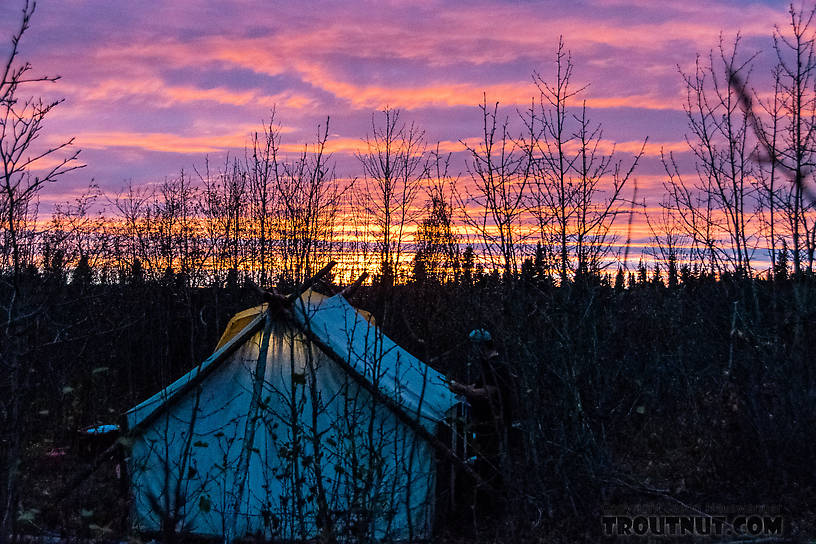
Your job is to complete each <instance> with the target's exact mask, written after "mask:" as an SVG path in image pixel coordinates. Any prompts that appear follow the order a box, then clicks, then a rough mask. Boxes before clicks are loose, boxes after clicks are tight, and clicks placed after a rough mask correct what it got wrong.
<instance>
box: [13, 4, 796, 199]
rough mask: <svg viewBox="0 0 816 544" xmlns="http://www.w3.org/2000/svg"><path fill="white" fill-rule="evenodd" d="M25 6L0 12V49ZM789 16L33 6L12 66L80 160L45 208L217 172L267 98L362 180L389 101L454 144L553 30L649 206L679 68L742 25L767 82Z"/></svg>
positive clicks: (543, 52)
mask: <svg viewBox="0 0 816 544" xmlns="http://www.w3.org/2000/svg"><path fill="white" fill-rule="evenodd" d="M21 7H22V1H21V0H3V1H2V2H1V3H0V36H2V37H3V38H2V39H3V46H2V47H8V45H7V44H8V37H9V36H10V34H11V32H12V30H13V29H14V28H15V26H16V25H17V21H18V19H19V17H18V14H19V12H20V9H21ZM786 20H787V13H786V4H785V3H784V2H748V1H745V2H738V1H716V0H684V1H682V2H661V1H655V0H586V1H576V2H554V1H553V2H531V1H529V2H528V1H512V2H511V1H508V2H500V1H476V2H473V1H470V2H467V3H458V2H442V1H439V2H436V1H423V2H411V3H408V2H381V1H378V2H351V1H343V2H340V1H335V2H262V1H250V0H224V1H218V2H215V1H211V2H204V1H194V0H190V1H178V2H172V1H168V0H163V1H153V0H144V1H139V2H122V1H110V0H40V1H39V2H38V6H37V11H36V13H35V16H34V20H33V24H32V28H31V29H30V31H29V32H28V33H27V34H26V36H25V38H24V41H23V43H22V56H21V58H23V59H26V60H29V61H30V62H31V63H32V64H33V66H34V71H35V72H37V73H46V74H60V75H61V76H62V80H61V81H59V82H58V83H56V84H52V85H48V86H45V87H44V88H43V89H37V92H42V93H45V94H46V95H47V96H54V97H64V98H65V99H66V100H65V103H64V104H62V105H61V106H60V107H59V108H58V109H57V110H56V111H55V112H54V113H53V114H52V115H51V118H50V119H49V121H48V127H47V134H46V136H45V137H46V138H47V139H48V141H51V142H58V141H61V140H64V139H66V138H68V137H71V136H75V137H76V143H77V145H78V146H79V147H80V148H81V149H82V153H81V157H82V159H83V161H84V162H85V163H86V164H87V168H85V169H84V170H82V171H80V172H78V173H74V174H72V175H71V176H70V177H68V178H66V179H64V180H63V181H61V182H59V183H58V184H55V185H53V186H51V187H49V188H48V190H47V191H46V193H45V194H44V197H43V200H44V201H46V202H48V201H59V200H66V199H68V198H70V195H71V194H72V193H73V194H75V193H76V192H78V191H81V190H82V189H83V188H84V187H86V186H87V184H88V182H89V180H90V179H91V178H94V179H95V180H96V182H97V183H98V184H99V185H100V186H101V187H102V188H103V189H105V190H110V191H115V190H117V189H118V188H119V187H121V186H122V184H123V182H124V180H127V179H132V180H133V181H134V182H136V183H142V182H148V181H155V180H160V179H162V178H163V177H165V176H172V175H175V174H177V173H178V172H179V170H180V169H181V168H185V169H188V170H189V169H190V168H191V167H192V166H193V165H201V164H202V163H203V160H204V157H205V155H206V154H209V156H210V159H211V161H214V162H216V163H217V162H218V161H219V160H220V159H223V157H224V155H225V153H227V152H232V153H241V150H242V149H243V146H244V144H245V143H246V142H247V139H248V135H249V134H250V132H251V131H253V130H256V129H257V128H258V127H259V126H260V123H261V121H262V120H263V119H264V118H265V117H267V116H268V113H269V111H270V109H271V108H272V107H273V106H275V105H277V110H278V118H279V120H280V122H281V123H282V124H283V126H284V130H285V134H284V143H285V144H288V145H289V146H291V148H292V149H294V148H296V147H297V146H298V145H299V144H302V143H303V142H305V141H307V140H309V139H311V138H312V137H313V136H314V133H315V127H316V125H317V124H318V123H321V122H324V121H325V118H326V116H328V115H330V116H331V135H332V136H331V140H332V141H333V142H334V144H333V146H332V148H333V149H335V158H336V160H337V164H338V173H339V174H340V175H357V174H359V173H360V168H359V166H358V165H357V164H356V163H355V161H354V159H353V151H354V149H355V148H356V147H359V146H360V145H361V142H360V139H361V138H362V137H364V136H365V133H366V131H367V130H368V128H369V126H370V122H371V113H372V112H373V111H376V110H377V109H378V108H381V107H383V106H384V105H386V104H388V105H391V106H392V107H396V108H400V109H401V110H402V114H403V118H404V119H405V120H407V121H416V122H417V123H419V124H420V125H421V126H422V127H423V128H424V129H425V130H426V131H427V136H428V139H429V140H430V141H432V142H435V141H437V140H440V141H442V142H446V144H445V145H446V146H447V148H450V149H451V150H453V149H459V148H460V147H458V140H460V139H467V138H472V137H474V136H476V135H477V134H478V131H479V128H480V119H479V112H478V109H477V107H476V106H477V104H478V103H479V102H480V100H481V97H482V92H487V96H488V100H499V101H500V102H501V103H502V106H503V107H504V109H505V112H506V113H507V114H510V115H512V114H514V110H515V108H523V107H524V106H525V105H526V104H528V103H529V100H530V98H531V97H532V96H534V95H535V94H536V89H535V87H534V86H533V85H532V83H531V73H532V72H533V71H534V70H535V71H538V72H540V73H541V74H542V75H543V76H544V77H549V76H550V75H551V74H552V69H553V59H554V53H555V47H556V45H557V43H558V38H559V35H563V36H564V40H565V42H566V45H567V47H568V48H569V49H570V50H571V52H572V55H573V59H574V63H575V65H576V71H575V76H574V80H575V82H576V83H591V86H590V87H589V89H588V90H587V92H586V94H585V97H586V98H587V100H588V105H589V106H590V108H591V116H592V118H593V120H595V121H598V122H601V123H603V125H604V138H605V139H607V140H610V141H615V142H617V143H618V146H619V149H623V150H624V151H625V150H627V149H632V148H634V146H635V145H636V143H637V142H638V141H642V140H643V139H644V138H645V137H646V136H648V137H649V142H650V146H649V149H648V153H649V155H648V156H647V157H646V159H645V160H644V161H643V163H642V166H641V167H640V168H639V170H638V172H637V177H638V180H639V183H640V186H641V187H642V188H643V190H644V194H646V195H647V196H648V197H649V199H650V201H651V203H652V204H656V202H657V201H658V200H659V198H660V195H661V194H662V190H661V188H660V187H661V186H660V183H661V181H662V179H663V177H664V176H663V175H662V172H663V170H662V167H661V166H660V164H659V162H658V161H657V159H656V153H657V152H658V150H659V149H660V146H661V145H663V146H665V148H666V149H667V150H675V151H677V152H679V153H682V152H683V150H684V149H685V147H684V146H685V144H684V142H683V134H684V132H685V130H686V120H685V118H684V113H683V111H682V105H683V100H684V93H685V91H684V87H683V85H682V80H681V77H680V76H679V74H678V65H679V66H680V67H681V68H684V69H688V68H690V67H692V66H693V63H694V60H695V55H696V54H697V53H698V52H703V53H704V52H706V51H708V50H709V49H710V48H712V47H716V45H717V43H718V37H719V34H720V32H722V33H723V34H724V36H725V37H726V39H729V40H730V39H732V38H733V36H734V35H735V33H736V32H737V31H739V32H741V33H742V35H743V42H742V45H743V50H744V51H745V52H746V54H747V53H749V52H754V51H758V50H761V51H762V52H761V53H760V55H759V56H758V57H757V59H756V62H755V65H756V66H755V79H756V80H757V81H762V80H766V79H767V72H768V67H769V66H770V64H771V62H772V60H773V52H772V51H771V50H770V43H771V41H770V35H771V32H772V31H773V28H774V25H775V24H779V25H781V26H784V25H785V24H786ZM462 170H464V167H462Z"/></svg>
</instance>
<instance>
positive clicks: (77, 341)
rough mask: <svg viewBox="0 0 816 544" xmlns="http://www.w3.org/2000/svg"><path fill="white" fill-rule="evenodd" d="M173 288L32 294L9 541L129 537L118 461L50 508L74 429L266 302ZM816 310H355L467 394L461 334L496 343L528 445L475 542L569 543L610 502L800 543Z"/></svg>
mask: <svg viewBox="0 0 816 544" xmlns="http://www.w3.org/2000/svg"><path fill="white" fill-rule="evenodd" d="M644 276H645V274H644ZM176 280H177V278H176V277H173V276H170V277H167V278H162V279H157V280H144V279H143V278H142V277H140V276H139V275H134V276H131V277H128V278H126V279H124V280H123V281H119V282H116V283H110V284H99V283H91V282H83V281H81V280H79V279H75V280H71V281H67V280H66V275H65V273H64V271H61V270H59V269H51V270H48V271H46V272H43V273H41V274H38V275H37V276H32V277H26V278H25V280H24V282H23V286H24V287H23V288H24V289H25V290H29V289H30V290H31V291H32V292H31V293H30V295H29V296H30V297H31V298H32V300H36V301H37V304H38V305H39V306H40V307H41V308H42V310H43V311H42V312H40V313H39V316H38V318H37V319H36V320H32V321H30V322H29V323H28V326H27V327H26V329H25V330H24V331H20V332H19V333H18V337H19V338H20V342H21V343H22V344H23V345H25V351H24V357H25V358H24V360H25V368H26V372H25V373H24V374H23V375H22V376H21V382H20V383H19V385H18V388H17V389H16V390H15V393H14V396H15V399H16V400H17V402H19V406H20V412H19V413H18V414H17V418H18V419H17V420H16V425H18V427H17V433H18V437H19V438H18V439H19V440H20V452H19V461H18V462H19V464H18V465H17V466H16V470H17V471H18V477H19V479H18V481H17V486H16V487H17V490H18V492H17V495H16V499H15V500H16V504H15V506H16V512H15V514H16V515H15V524H14V525H15V527H16V528H17V530H19V531H22V532H31V531H38V530H41V529H51V530H64V531H67V532H68V533H71V534H86V535H88V536H94V537H102V536H106V535H108V536H111V535H115V534H121V533H122V532H124V531H125V527H126V515H127V495H126V494H123V493H122V491H121V489H120V485H121V483H120V482H118V481H117V479H116V477H115V475H114V472H113V464H112V462H111V463H108V464H106V465H104V466H103V467H101V468H100V469H99V470H98V471H97V473H95V475H94V476H93V477H92V478H90V479H89V480H87V481H85V482H84V483H82V484H81V485H80V486H79V487H78V488H77V489H74V490H73V492H72V493H71V494H69V495H67V496H66V497H65V498H64V500H62V501H61V502H60V503H58V504H55V503H53V502H52V497H53V496H54V495H55V494H56V493H58V492H59V491H61V490H63V489H64V488H65V486H66V485H68V483H69V482H70V481H71V479H72V478H73V477H74V476H75V475H76V474H77V473H80V472H81V471H82V470H83V469H84V468H85V467H86V466H88V463H89V462H90V460H91V456H90V455H88V453H87V447H88V446H87V445H86V444H84V443H83V442H82V440H81V439H80V435H79V434H78V433H77V432H76V431H77V429H81V428H83V427H85V426H87V425H92V424H98V423H113V422H117V421H118V418H119V414H121V413H122V412H123V411H124V410H126V409H128V408H129V407H131V406H133V405H135V404H136V403H138V402H140V401H141V400H143V399H144V398H146V397H147V396H149V395H150V394H152V393H153V392H155V391H156V390H158V389H159V388H161V387H162V386H164V385H166V384H167V383H169V382H170V381H171V380H173V379H175V378H176V377H178V376H180V375H181V374H183V373H184V372H186V371H187V370H189V369H190V368H191V367H192V366H193V365H195V364H196V363H197V362H199V361H201V360H203V359H204V358H206V357H207V356H208V355H209V353H211V352H212V350H213V348H214V346H215V343H216V342H217V340H218V338H219V336H220V334H221V332H222V330H223V327H224V325H225V324H226V321H227V319H228V318H229V317H230V315H231V314H232V313H234V312H236V311H239V310H241V309H244V308H246V307H248V306H250V305H253V304H257V303H258V302H259V297H258V295H257V293H256V292H255V291H254V290H252V289H247V288H242V287H240V286H234V287H211V288H191V287H189V286H186V285H185V284H184V282H183V281H176ZM323 289H326V287H323ZM3 294H4V295H7V294H8V293H5V292H4V293H3ZM815 299H816V284H814V282H813V281H812V279H810V278H802V279H798V280H781V279H777V280H756V279H745V278H735V277H732V278H725V279H720V280H715V279H714V278H711V277H710V276H702V277H700V276H690V277H687V278H686V279H685V281H684V282H682V283H681V284H680V285H678V286H675V287H667V286H666V285H665V284H664V283H663V282H662V281H659V280H656V279H655V278H654V275H653V274H650V275H649V276H648V277H641V278H637V277H635V279H634V280H633V284H632V285H631V286H629V287H628V288H623V287H622V286H618V287H615V286H614V285H609V284H608V283H605V282H601V283H598V282H596V283H589V282H587V283H582V284H577V285H576V284H573V285H571V286H570V287H558V286H555V285H553V284H552V283H551V282H548V281H545V280H539V279H536V278H535V277H523V278H518V279H516V280H514V281H511V282H508V281H504V280H502V279H501V278H500V277H499V276H498V275H495V274H494V275H484V274H476V275H475V276H474V277H473V279H472V280H471V281H467V280H463V281H461V282H459V283H452V282H451V283H446V284H440V283H436V282H425V283H417V282H412V283H409V284H407V285H397V286H390V285H384V284H378V285H374V286H370V287H367V288H364V289H363V290H362V291H360V292H359V293H358V294H357V295H356V296H355V298H354V300H353V302H354V303H355V304H357V305H358V306H360V307H362V308H366V309H369V310H372V311H373V312H374V313H375V315H377V316H378V318H379V319H380V324H381V325H383V326H384V327H385V330H386V332H387V333H388V334H389V335H391V336H392V337H393V338H394V339H395V340H397V341H398V342H399V343H401V344H402V345H404V346H406V347H407V348H408V349H410V350H411V351H412V352H414V353H416V354H417V355H419V356H420V357H423V358H425V359H426V360H429V361H432V364H433V365H434V366H435V367H437V368H438V369H440V370H442V371H444V372H446V373H447V374H448V375H449V376H451V377H454V378H459V379H464V376H463V373H464V362H465V359H466V356H467V349H468V346H467V336H468V332H469V331H471V330H473V329H474V328H481V327H484V328H487V329H489V330H490V331H491V332H492V334H493V336H494V338H495V340H496V342H497V348H498V350H499V352H500V353H501V357H503V358H505V360H506V361H507V362H508V363H509V364H510V365H511V367H512V369H513V373H514V375H515V377H514V381H515V390H514V397H515V398H514V404H515V405H516V406H518V411H517V417H518V421H519V422H520V424H521V431H522V432H521V437H522V441H521V443H520V444H519V445H518V446H517V447H516V449H515V450H513V451H511V459H512V463H511V464H510V465H509V466H508V467H506V470H507V475H506V478H507V482H508V486H507V497H506V501H507V502H508V504H509V505H511V508H507V509H506V510H505V514H504V517H502V518H501V519H496V518H495V517H493V516H492V515H491V513H490V512H476V516H475V517H476V520H477V521H476V525H477V530H478V531H479V534H481V535H483V536H485V537H494V536H495V537H507V538H518V537H530V536H531V535H532V534H539V535H550V536H553V537H556V536H559V535H560V536H561V537H563V538H564V539H567V540H571V539H574V538H576V537H577V535H581V534H586V535H589V536H591V535H594V534H597V532H598V531H599V529H600V527H599V522H598V523H596V521H597V519H598V516H599V515H600V512H601V511H602V509H603V508H604V507H608V506H609V505H614V504H620V503H624V504H626V503H629V504H634V503H641V502H650V501H651V502H660V501H663V502H667V503H668V504H679V503H673V502H672V501H675V500H676V501H681V502H682V503H685V504H695V505H696V504H708V503H712V502H718V503H727V504H728V503H730V504H774V505H776V504H779V505H780V506H781V507H782V508H783V512H784V513H785V515H786V519H789V520H790V521H791V523H792V524H793V528H794V530H795V531H798V532H799V534H812V531H813V530H814V527H813V513H812V512H811V511H809V510H808V509H807V507H806V506H805V505H807V504H808V498H809V497H810V496H811V493H812V490H813V488H814V485H815V484H816V481H814V479H813V472H812V470H810V465H811V464H812V459H813V458H814V457H813V456H814V451H813V444H814V438H816V437H814V431H813V429H814V428H816V427H814V423H816V403H815V402H814V395H813V391H815V390H816V383H814V376H813V372H812V368H811V366H812V350H811V346H812V345H813V342H814V340H815V339H814V337H813V327H812V324H813V322H814V318H815V317H816V316H815V315H814V313H815V312H814V308H816V300H815ZM4 402H8V401H7V400H6V401H4ZM10 430H11V429H9V428H6V432H7V433H8V432H9V431H10ZM442 508H443V506H440V510H441V509H442ZM446 519H447V522H444V523H441V524H440V527H439V529H440V531H442V532H448V533H450V534H454V535H455V534H460V533H461V532H462V531H471V530H473V524H474V522H473V520H472V518H470V517H469V516H460V517H459V518H446ZM451 519H456V521H455V523H454V522H451Z"/></svg>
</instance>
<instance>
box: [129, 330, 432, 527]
mask: <svg viewBox="0 0 816 544" xmlns="http://www.w3.org/2000/svg"><path fill="white" fill-rule="evenodd" d="M261 336H262V334H261V333H260V332H259V333H256V334H255V335H254V336H253V337H252V339H251V340H250V341H248V342H247V343H245V344H244V345H243V346H242V347H241V348H240V349H238V350H237V351H236V352H235V353H233V355H232V356H231V357H230V358H229V359H228V360H227V361H226V362H225V363H224V364H222V365H221V366H220V367H219V368H218V369H217V370H215V371H214V372H213V373H212V374H210V375H209V376H207V378H206V379H204V380H203V381H202V382H201V383H200V384H198V387H197V388H195V389H194V390H193V392H192V393H188V394H186V395H185V396H184V398H182V399H180V400H179V401H178V402H176V403H175V404H173V405H172V406H170V407H169V408H168V410H166V411H165V412H164V413H163V414H162V415H161V416H160V417H159V418H158V419H156V420H155V421H154V422H152V423H151V424H150V425H149V426H148V428H147V429H146V430H145V432H144V433H143V434H141V436H139V437H138V438H137V439H136V440H135V442H134V444H133V450H132V455H131V458H130V464H131V474H132V486H133V499H134V501H133V520H134V525H135V527H136V528H137V529H140V530H144V531H159V530H160V529H161V525H162V519H171V520H173V523H174V526H175V529H176V530H177V531H179V532H186V533H194V534H200V535H214V536H224V535H230V536H233V537H239V536H244V535H253V534H258V535H263V536H264V537H265V538H281V539H302V538H310V537H314V536H316V535H317V534H318V533H319V532H320V527H318V518H319V516H318V512H319V510H321V507H320V505H321V504H323V505H324V506H323V508H322V510H323V512H324V513H328V518H329V519H330V520H331V522H332V523H333V525H334V528H335V530H336V531H337V532H338V533H340V534H349V533H360V534H367V535H370V536H374V537H375V538H390V539H406V538H412V537H413V538H417V537H423V536H429V530H430V522H431V517H432V506H433V495H434V475H435V464H434V455H433V452H432V451H431V448H430V446H429V445H428V444H426V443H425V442H424V441H423V440H422V439H420V438H418V437H417V436H416V434H415V433H414V432H413V431H411V430H410V429H409V428H407V427H406V426H405V425H403V424H402V423H401V422H400V421H399V420H398V419H397V418H396V417H395V416H394V415H393V414H392V413H391V412H389V411H388V410H387V409H386V408H385V407H383V406H382V405H381V404H380V403H377V402H376V401H375V400H374V399H373V398H372V397H371V395H370V394H369V393H368V392H366V391H365V390H363V389H361V388H360V387H358V386H357V385H356V384H355V383H354V382H353V381H351V380H350V378H349V377H348V376H347V375H346V374H345V373H344V372H343V371H342V370H341V369H339V368H338V367H337V365H335V364H334V363H332V362H331V361H330V360H329V359H328V358H327V357H325V356H324V355H323V354H321V353H319V352H316V350H314V349H311V348H310V347H309V346H308V345H307V344H306V342H305V341H304V340H303V338H302V337H301V336H300V335H298V334H297V333H296V332H295V331H294V330H293V329H292V328H290V327H288V326H286V325H284V324H282V323H277V324H275V325H274V326H273V329H272V333H271V339H270V342H269V348H268V353H267V359H266V361H267V364H266V372H265V376H264V384H263V390H262V395H261V403H260V409H259V411H258V414H257V417H255V418H250V419H249V421H250V422H254V424H255V425H256V432H255V435H254V441H253V443H252V444H251V445H245V444H244V443H243V437H244V436H245V430H246V426H247V422H248V416H249V414H248V412H249V410H250V405H251V402H250V400H251V397H252V387H253V383H254V382H253V380H254V372H255V368H256V364H257V360H258V355H259V351H260V343H261ZM335 338H336V336H335ZM351 343H352V342H351V340H349V344H351ZM244 447H248V448H249V450H248V451H249V465H248V475H247V479H246V486H245V488H244V490H243V492H242V493H241V497H240V504H236V501H237V500H238V497H237V496H236V495H237V493H236V491H237V489H239V488H240V486H239V485H238V480H237V479H236V476H237V475H236V474H235V470H236V467H237V466H238V464H239V458H240V456H241V454H242V451H243V448H244ZM321 498H324V499H325V503H323V502H322V501H321ZM236 511H237V515H235V514H234V513H235V512H236Z"/></svg>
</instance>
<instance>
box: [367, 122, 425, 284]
mask: <svg viewBox="0 0 816 544" xmlns="http://www.w3.org/2000/svg"><path fill="white" fill-rule="evenodd" d="M364 142H365V145H366V149H365V151H363V152H361V153H357V158H358V160H359V161H360V163H361V164H362V166H363V172H364V174H365V185H366V195H367V196H368V208H369V209H370V211H371V214H372V216H373V218H374V221H375V224H374V230H375V231H376V239H377V245H378V247H379V253H380V266H381V272H382V276H383V280H384V282H385V283H390V282H392V281H393V279H394V278H395V275H396V274H397V273H398V272H399V269H400V267H401V264H402V255H403V253H404V251H405V247H404V246H405V243H406V241H407V240H406V233H407V229H408V226H409V225H410V224H411V223H412V222H413V221H414V220H415V219H416V215H417V210H416V209H415V207H414V203H415V200H416V198H417V195H418V194H419V191H420V187H421V182H422V180H424V179H425V178H426V177H427V174H428V160H427V144H426V142H425V133H424V131H422V130H421V129H420V128H419V127H418V126H417V125H415V124H413V123H411V124H406V123H404V122H403V121H402V120H401V119H400V111H399V110H395V109H391V108H388V107H386V108H385V109H384V110H383V111H382V112H381V117H380V119H379V121H378V119H377V115H376V114H372V116H371V133H370V134H368V135H367V136H366V137H365V140H364Z"/></svg>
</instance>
